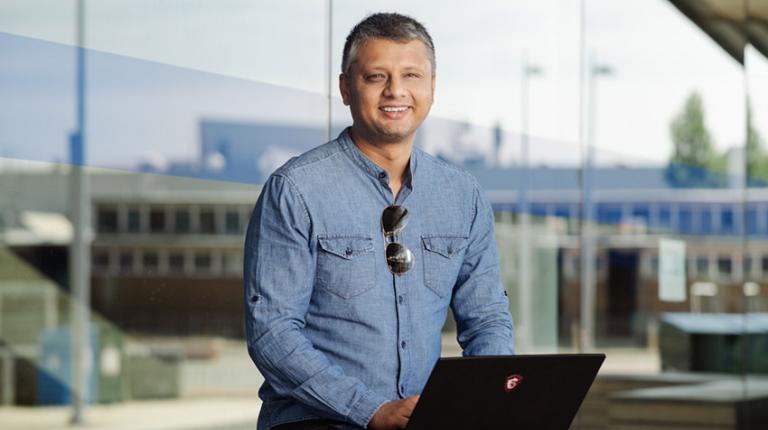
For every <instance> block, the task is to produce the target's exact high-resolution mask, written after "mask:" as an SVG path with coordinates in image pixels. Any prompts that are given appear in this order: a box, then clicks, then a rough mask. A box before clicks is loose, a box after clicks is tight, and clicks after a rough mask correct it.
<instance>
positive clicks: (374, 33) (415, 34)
mask: <svg viewBox="0 0 768 430" xmlns="http://www.w3.org/2000/svg"><path fill="white" fill-rule="evenodd" d="M372 39H388V40H393V41H396V42H410V41H411V40H414V39H418V40H421V41H422V42H424V45H425V46H426V47H427V50H428V51H429V62H430V63H431V64H432V73H433V74H434V73H435V65H436V64H435V45H434V43H432V37H430V36H429V33H428V32H427V29H426V28H425V27H424V26H423V25H422V24H421V23H420V22H419V21H416V20H415V19H413V18H411V17H409V16H405V15H400V14H399V13H374V14H373V15H369V16H368V17H366V18H365V19H364V20H362V21H360V22H359V23H358V24H357V25H356V26H355V27H354V28H352V31H350V32H349V35H348V36H347V41H346V42H345V43H344V54H343V56H342V58H341V72H342V73H345V74H348V73H349V68H350V67H351V66H352V63H354V62H355V57H356V54H357V49H358V48H359V47H360V45H362V44H363V43H365V42H367V41H369V40H372Z"/></svg>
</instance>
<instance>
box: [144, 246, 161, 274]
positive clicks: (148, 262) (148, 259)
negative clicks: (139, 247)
mask: <svg viewBox="0 0 768 430" xmlns="http://www.w3.org/2000/svg"><path fill="white" fill-rule="evenodd" d="M141 262H142V264H143V266H144V271H145V272H147V273H157V271H158V269H159V268H160V257H159V256H158V255H157V251H144V255H142V258H141Z"/></svg>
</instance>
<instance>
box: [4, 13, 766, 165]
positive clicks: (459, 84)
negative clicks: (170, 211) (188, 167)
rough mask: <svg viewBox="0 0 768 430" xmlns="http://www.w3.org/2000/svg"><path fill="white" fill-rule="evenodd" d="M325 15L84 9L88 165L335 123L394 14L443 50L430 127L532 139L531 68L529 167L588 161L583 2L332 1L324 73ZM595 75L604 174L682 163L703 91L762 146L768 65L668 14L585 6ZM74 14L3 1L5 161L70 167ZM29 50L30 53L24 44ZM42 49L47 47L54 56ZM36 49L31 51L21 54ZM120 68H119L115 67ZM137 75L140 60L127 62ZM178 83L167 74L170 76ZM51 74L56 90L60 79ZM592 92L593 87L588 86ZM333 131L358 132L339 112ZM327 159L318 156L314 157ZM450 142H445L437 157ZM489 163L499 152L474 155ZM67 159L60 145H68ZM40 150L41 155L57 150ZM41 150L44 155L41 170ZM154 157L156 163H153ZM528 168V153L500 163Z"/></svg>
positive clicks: (727, 140) (728, 124)
mask: <svg viewBox="0 0 768 430" xmlns="http://www.w3.org/2000/svg"><path fill="white" fill-rule="evenodd" d="M327 4H328V3H327V1H317V0H282V1H253V0H219V1H215V2H213V1H202V0H183V1H182V0H166V1H163V2H157V1H153V0H112V1H109V2H93V1H92V2H87V12H86V21H87V27H86V43H85V46H86V47H87V48H89V50H90V52H91V53H92V55H90V56H89V78H88V84H89V90H90V93H89V107H88V112H89V117H88V124H89V125H88V126H89V134H90V136H91V142H92V143H93V145H92V151H91V155H92V156H93V157H94V160H98V161H99V162H101V163H102V164H110V163H111V164H121V163H125V162H126V160H128V159H130V158H131V157H135V156H136V154H137V153H139V154H140V156H142V157H148V156H157V155H160V156H163V157H168V158H174V157H187V158H190V157H191V156H192V155H193V154H194V153H195V151H196V147H197V145H198V142H197V140H198V139H197V133H198V124H199V120H200V119H201V118H210V117H213V118H220V119H236V120H243V121H249V120H257V121H265V120H268V121H277V122H288V123H289V122H297V123H304V124H309V125H321V126H322V124H324V123H325V121H326V112H327V110H326V106H327V105H326V102H325V97H326V94H327V91H328V88H329V79H330V82H331V89H332V94H333V96H334V97H336V96H337V89H336V78H337V75H338V72H339V63H340V61H341V49H342V46H343V41H344V38H345V36H346V34H347V32H348V31H349V29H350V28H351V27H352V26H353V25H354V24H355V23H356V22H357V21H359V20H360V19H361V18H362V17H364V16H365V15H366V14H368V13H371V12H376V11H381V10H387V11H392V10H394V11H398V12H401V13H405V14H409V15H412V16H414V17H415V18H417V19H419V20H420V21H422V22H423V23H424V24H425V25H426V27H427V28H428V29H429V30H430V32H431V34H432V36H433V39H434V40H435V43H436V48H437V64H438V65H437V80H438V84H437V93H436V98H435V104H434V106H433V110H432V113H431V115H433V116H436V117H441V118H449V119H456V120H461V121H467V122H470V123H472V124H477V125H480V126H488V125H492V124H495V123H500V124H502V125H503V126H504V127H505V129H507V130H508V131H509V132H510V133H509V135H510V136H514V135H515V134H518V133H519V132H520V131H521V130H522V128H523V127H522V121H521V117H522V115H521V113H522V110H523V109H525V108H524V107H523V106H522V103H521V97H520V95H521V92H522V81H523V80H522V73H521V70H522V68H523V64H525V63H527V64H533V65H536V66H538V67H540V68H541V69H542V70H543V74H542V75H541V76H538V77H535V78H531V79H530V80H529V81H528V82H529V83H528V90H529V94H530V99H529V100H530V102H529V105H528V107H527V111H528V118H529V124H528V130H529V133H530V134H531V135H532V136H533V139H532V149H531V156H532V159H533V161H534V162H535V163H547V164H557V163H567V162H572V161H573V160H575V159H577V155H578V154H579V152H580V149H579V144H578V143H579V133H580V121H581V117H580V114H579V106H580V98H579V97H580V85H579V84H580V74H579V67H580V62H579V60H580V55H579V54H580V53H579V34H580V33H579V31H580V30H579V29H580V10H579V2H577V1H572V0H526V1H522V0H518V1H502V0H488V1H483V2H474V3H473V4H472V7H468V6H467V3H466V2H464V1H458V0H447V1H440V2H429V1H425V2H413V1H399V0H398V1H390V2H387V3H386V4H384V3H381V2H373V1H359V0H356V1H352V0H335V1H333V13H332V25H331V34H332V38H331V44H330V54H331V55H330V63H329V61H328V58H329V56H328V53H329V45H328V30H329V28H328V26H327V19H326V18H327V14H328V12H327ZM584 4H585V6H584V7H585V45H586V51H587V58H589V59H590V61H591V62H594V63H599V64H603V65H607V66H610V68H611V69H612V70H613V73H612V74H611V75H610V76H604V77H600V78H599V79H597V80H596V81H595V89H596V91H595V99H594V100H595V101H594V103H595V120H594V123H595V130H594V139H595V142H594V143H595V146H596V147H597V148H598V160H599V161H600V162H604V163H612V164H615V163H621V164H630V165H631V164H659V163H663V162H664V161H665V160H666V159H667V158H668V156H669V154H670V152H671V147H672V146H671V141H670V137H669V123H670V122H671V120H672V118H673V116H674V115H675V114H676V113H677V112H679V110H680V109H681V108H682V106H683V103H684V101H685V98H686V97H687V96H688V95H689V94H690V93H691V92H693V91H698V92H700V93H701V95H702V97H703V100H704V108H705V114H706V120H707V125H708V127H709V129H710V130H711V132H712V134H713V136H714V140H715V143H716V145H717V146H718V148H719V149H720V150H725V149H726V148H729V147H732V146H734V145H738V144H740V143H741V142H743V139H744V126H743V124H744V119H745V106H746V103H745V97H746V96H745V88H748V89H749V90H750V94H751V104H752V107H753V112H754V117H755V120H756V125H757V127H758V129H759V130H760V131H761V133H762V134H763V135H764V136H768V123H766V121H765V119H767V118H768V100H766V97H767V96H763V95H762V94H766V95H768V65H766V60H765V58H764V57H762V56H761V55H759V54H756V53H753V55H748V60H749V61H748V63H747V64H748V67H749V69H748V70H747V72H746V73H745V71H744V70H743V69H742V68H741V67H740V66H739V64H738V63H736V62H735V61H734V60H732V59H731V58H730V57H728V56H727V54H726V53H725V52H724V51H723V50H722V49H721V48H719V47H718V46H717V45H716V44H715V43H714V42H713V41H711V40H710V39H709V38H708V37H707V36H706V35H705V34H704V33H703V32H702V31H701V30H699V29H698V28H697V27H696V26H695V25H693V24H692V23H691V22H690V21H688V19H687V18H685V17H684V16H683V15H682V14H681V13H679V12H678V11H677V10H676V9H675V8H674V7H673V6H671V5H670V4H669V2H667V1H662V0H585V2H584ZM74 5H75V2H74V1H72V0H67V1H62V0H0V77H2V76H5V79H4V81H5V83H3V82H0V91H2V92H3V93H5V94H6V96H8V95H9V94H11V95H13V96H12V97H11V100H12V101H13V102H12V103H3V104H0V130H5V131H3V132H0V156H4V157H24V156H26V155H25V154H28V153H29V151H32V149H30V147H31V146H35V145H39V147H40V148H47V147H48V146H50V147H51V148H53V147H54V146H56V147H57V148H59V149H58V150H53V149H51V152H50V153H51V154H54V153H55V154H56V155H55V156H54V158H56V157H58V158H59V160H61V159H64V157H65V149H64V147H63V146H60V143H61V138H60V136H61V135H62V133H65V132H66V130H71V129H72V127H73V126H74V113H73V112H72V108H73V106H74V92H73V88H72V82H74V64H73V62H72V57H71V56H70V55H71V52H69V51H68V50H67V49H62V48H66V47H68V46H73V45H74V44H75V36H74V34H75V33H74V17H75V13H74ZM27 38H29V39H27ZM35 41H47V42H54V43H53V44H45V43H42V42H41V43H35ZM25 46H27V47H28V46H32V49H22V48H23V47H25ZM111 54H115V55H111ZM132 60H133V61H132ZM169 66H170V67H169ZM52 71H55V72H56V73H52ZM585 88H586V87H585ZM334 104H335V107H334V109H333V119H334V121H336V122H345V121H346V122H348V121H349V117H348V113H347V112H346V111H345V109H344V108H343V106H341V105H340V103H339V101H338V99H337V100H335V103H334ZM318 143H320V142H318ZM449 144H450V142H448V141H446V142H444V143H441V142H434V139H432V140H430V145H433V147H432V148H428V149H432V150H440V149H446V148H441V145H442V146H447V145H449ZM466 144H467V145H476V146H478V147H481V148H484V149H488V150H489V149H490V142H489V141H487V140H477V141H472V140H471V139H470V141H468V142H466ZM57 145H59V146H57ZM46 151H47V150H46ZM46 151H42V150H41V153H45V154H48V152H46ZM153 154H154V155H153ZM501 156H502V159H503V160H502V162H503V163H506V164H509V163H513V162H515V161H516V160H517V158H518V157H519V141H518V140H517V139H515V138H514V137H511V138H509V139H507V140H506V141H505V146H504V147H503V148H502V154H501Z"/></svg>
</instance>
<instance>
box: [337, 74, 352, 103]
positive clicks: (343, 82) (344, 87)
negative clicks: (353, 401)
mask: <svg viewBox="0 0 768 430" xmlns="http://www.w3.org/2000/svg"><path fill="white" fill-rule="evenodd" d="M349 84H350V82H349V77H348V76H347V75H346V74H344V73H342V74H340V75H339V91H340V92H341V100H343V101H344V106H349Z"/></svg>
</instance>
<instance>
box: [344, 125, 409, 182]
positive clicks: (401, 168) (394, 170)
mask: <svg viewBox="0 0 768 430" xmlns="http://www.w3.org/2000/svg"><path fill="white" fill-rule="evenodd" d="M349 134H350V137H351V138H352V141H353V142H354V143H355V146H357V147H358V149H360V152H362V153H363V154H364V155H365V156H366V157H368V159H369V160H371V161H373V162H374V163H376V165H378V166H379V167H381V168H382V169H384V170H386V171H387V174H389V182H390V188H392V191H393V193H394V194H395V196H397V190H399V188H400V185H402V182H403V179H404V178H405V172H406V170H407V169H408V163H409V161H410V159H411V150H412V148H413V137H411V138H410V139H409V140H406V141H402V142H398V143H376V142H370V141H368V140H367V139H365V138H364V137H362V136H360V135H359V134H357V133H355V131H354V129H350V133H349ZM395 188H397V190H395Z"/></svg>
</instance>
